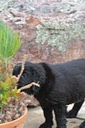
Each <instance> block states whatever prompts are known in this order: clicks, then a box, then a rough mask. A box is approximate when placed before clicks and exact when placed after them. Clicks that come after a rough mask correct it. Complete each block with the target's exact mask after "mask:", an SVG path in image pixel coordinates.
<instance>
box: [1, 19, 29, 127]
mask: <svg viewBox="0 0 85 128" xmlns="http://www.w3.org/2000/svg"><path fill="white" fill-rule="evenodd" d="M19 48H20V38H19V36H18V33H15V32H13V30H12V29H11V28H10V27H9V26H8V25H7V24H5V23H4V22H3V21H0V128H22V127H23V124H24V121H25V119H24V118H26V116H27V108H26V106H25V105H24V103H22V102H21V93H20V90H18V89H17V86H16V84H17V82H18V79H19V77H20V76H18V78H16V77H15V76H12V74H11V69H12V66H13V64H12V61H11V59H12V58H13V56H14V55H15V54H16V52H17V51H18V50H19Z"/></svg>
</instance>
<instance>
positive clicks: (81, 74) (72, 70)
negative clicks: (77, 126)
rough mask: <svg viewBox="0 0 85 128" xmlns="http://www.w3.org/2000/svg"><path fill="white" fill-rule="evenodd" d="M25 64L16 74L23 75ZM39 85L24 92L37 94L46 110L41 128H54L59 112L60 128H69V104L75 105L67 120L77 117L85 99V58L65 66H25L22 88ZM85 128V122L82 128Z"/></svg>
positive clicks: (28, 64) (14, 73)
mask: <svg viewBox="0 0 85 128" xmlns="http://www.w3.org/2000/svg"><path fill="white" fill-rule="evenodd" d="M20 69H21V63H20V64H18V65H16V66H15V67H14V70H13V75H16V76H17V75H18V74H19V73H20ZM31 82H39V83H40V88H39V87H35V86H34V85H33V86H32V87H31V88H30V89H26V90H24V91H25V92H26V93H28V94H34V96H35V97H36V98H37V100H38V101H39V102H40V105H41V107H42V109H43V113H44V117H45V122H44V123H43V124H42V125H40V127H39V128H52V125H53V119H52V118H53V116H52V111H54V113H55V117H56V123H57V128H66V105H69V104H71V103H75V105H74V107H73V109H72V110H71V111H70V112H69V113H67V117H75V116H76V115H77V112H78V110H79V109H80V107H81V106H82V104H83V102H84V97H85V59H78V60H73V61H70V62H67V63H63V64H55V65H52V64H47V63H35V64H33V63H30V62H26V63H25V69H24V71H23V73H22V75H21V77H20V80H19V82H18V88H20V87H22V86H25V85H26V84H30V83H31ZM84 127H85V122H84V123H83V124H82V125H81V128H84Z"/></svg>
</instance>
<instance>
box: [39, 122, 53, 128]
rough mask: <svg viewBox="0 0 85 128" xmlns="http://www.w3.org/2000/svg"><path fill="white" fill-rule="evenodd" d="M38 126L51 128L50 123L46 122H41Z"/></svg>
mask: <svg viewBox="0 0 85 128" xmlns="http://www.w3.org/2000/svg"><path fill="white" fill-rule="evenodd" d="M39 128H52V124H47V123H46V122H45V123H43V124H41V125H40V127H39Z"/></svg>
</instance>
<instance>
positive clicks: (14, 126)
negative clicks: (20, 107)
mask: <svg viewBox="0 0 85 128" xmlns="http://www.w3.org/2000/svg"><path fill="white" fill-rule="evenodd" d="M27 113H28V110H27V108H26V109H25V112H24V114H23V115H22V116H21V117H20V118H18V119H16V120H13V121H10V122H7V123H3V124H0V128H23V125H24V122H25V120H26V117H27Z"/></svg>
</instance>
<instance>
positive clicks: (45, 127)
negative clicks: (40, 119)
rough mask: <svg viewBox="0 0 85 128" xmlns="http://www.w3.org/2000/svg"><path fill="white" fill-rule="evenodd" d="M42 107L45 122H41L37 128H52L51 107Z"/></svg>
mask: <svg viewBox="0 0 85 128" xmlns="http://www.w3.org/2000/svg"><path fill="white" fill-rule="evenodd" d="M42 109H43V114H44V117H45V122H44V123H43V124H41V125H40V127H39V128H52V125H53V115H52V108H51V107H46V108H42Z"/></svg>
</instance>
